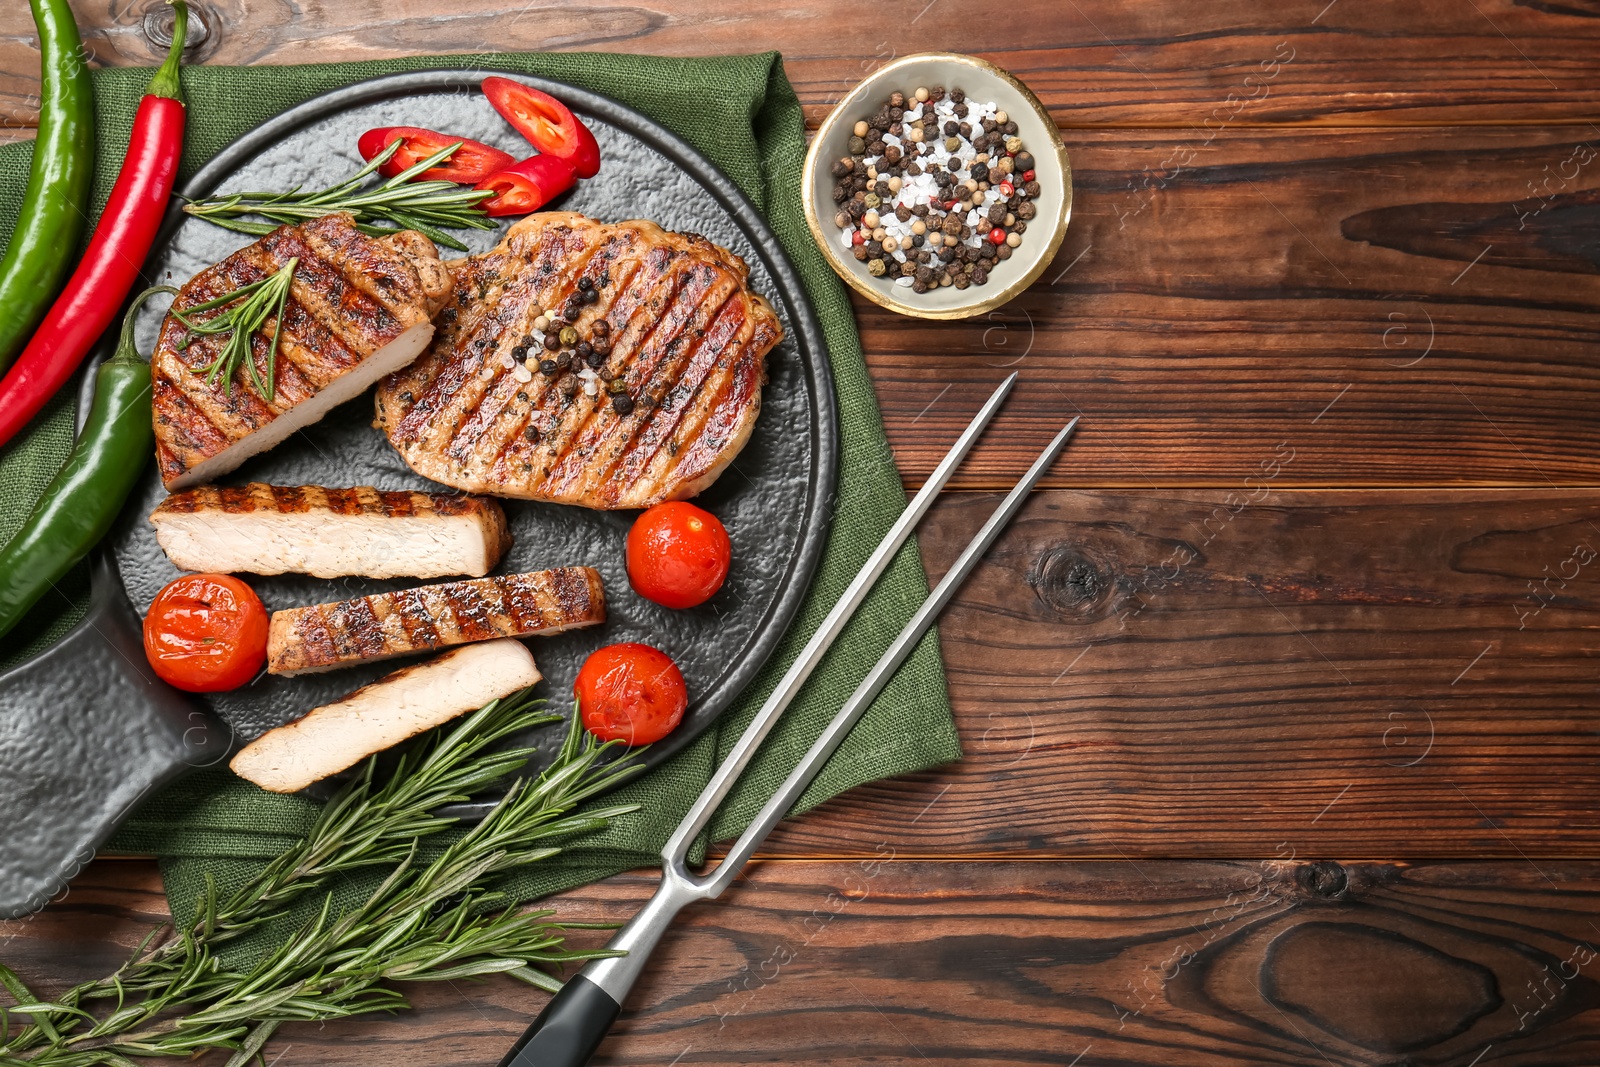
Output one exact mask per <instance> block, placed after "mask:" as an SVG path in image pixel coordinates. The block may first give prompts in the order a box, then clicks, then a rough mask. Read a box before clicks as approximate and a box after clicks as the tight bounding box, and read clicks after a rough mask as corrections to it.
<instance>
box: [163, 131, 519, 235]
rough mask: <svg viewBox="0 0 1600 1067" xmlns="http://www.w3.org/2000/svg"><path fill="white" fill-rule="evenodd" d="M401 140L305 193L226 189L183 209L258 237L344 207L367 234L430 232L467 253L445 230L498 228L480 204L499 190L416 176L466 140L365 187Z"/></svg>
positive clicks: (191, 202) (440, 160)
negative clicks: (255, 218) (341, 178)
mask: <svg viewBox="0 0 1600 1067" xmlns="http://www.w3.org/2000/svg"><path fill="white" fill-rule="evenodd" d="M402 143H403V142H402V141H401V140H399V139H396V140H395V141H394V143H393V144H391V145H389V147H388V148H386V149H384V150H383V151H382V152H381V153H379V154H378V155H376V156H374V157H372V159H371V160H369V161H368V162H367V165H366V166H364V167H362V168H361V169H360V170H358V171H356V172H355V173H354V174H352V175H351V176H350V177H348V178H346V179H345V180H344V181H342V182H340V183H338V184H337V185H330V186H329V187H328V188H326V189H319V190H317V191H315V192H310V193H305V192H301V191H300V187H299V186H295V187H294V188H293V189H290V190H288V191H287V192H253V193H224V194H221V195H218V196H208V197H205V198H204V199H201V200H192V201H190V202H189V203H187V204H185V205H183V210H184V211H186V212H188V213H189V214H190V215H193V216H195V217H196V218H202V219H206V220H208V221H210V222H214V223H216V224H217V225H218V226H225V227H227V228H228V229H230V230H236V231H238V232H239V233H248V234H254V235H257V236H259V235H261V234H264V233H271V232H272V231H273V230H275V229H277V228H278V227H279V226H282V225H285V224H288V223H296V222H304V221H306V220H307V219H315V218H320V217H322V216H323V215H332V214H335V213H338V212H341V211H343V212H349V213H350V214H351V215H354V216H355V219H356V226H357V228H359V229H360V230H361V231H362V232H363V233H367V234H372V235H374V236H382V235H383V234H388V233H394V232H395V231H396V230H416V231H417V232H418V233H423V234H426V235H427V236H428V237H430V238H431V239H432V240H433V241H434V242H435V243H436V244H441V245H444V246H445V247H447V248H455V249H459V250H461V251H466V248H467V246H466V245H464V244H462V243H461V242H460V241H458V240H456V239H455V238H454V237H452V236H450V235H449V234H448V233H446V232H444V231H445V230H462V229H475V230H489V229H493V228H494V225H495V224H494V222H493V221H492V220H491V219H490V218H489V217H488V216H487V215H485V214H484V213H483V209H482V208H481V207H479V205H480V204H482V203H483V202H484V201H485V200H488V199H491V198H492V197H493V196H494V195H495V194H494V193H493V192H491V191H488V190H481V191H480V190H477V189H473V188H471V187H470V186H460V185H457V184H455V183H454V182H446V181H426V182H414V181H412V180H411V179H413V178H415V177H416V176H417V175H419V174H421V173H422V172H423V171H426V170H429V169H430V168H432V167H435V166H437V165H438V164H440V163H441V162H443V161H444V160H446V159H448V158H450V156H451V155H452V154H453V153H454V152H455V150H456V149H458V148H460V147H461V142H459V141H457V142H456V143H455V144H453V145H449V146H447V147H445V148H441V149H440V150H439V151H437V152H435V153H434V154H433V155H431V156H429V157H428V158H427V159H424V160H423V161H422V162H420V163H418V164H416V165H415V166H412V167H409V168H407V169H406V170H404V171H402V172H400V173H399V174H396V175H395V176H394V177H393V178H390V179H388V180H387V181H383V182H379V183H378V184H377V185H373V186H368V187H366V188H363V187H362V182H364V181H365V180H366V178H367V177H368V176H369V175H370V174H372V173H373V172H374V171H376V170H377V169H378V168H379V167H381V166H382V165H383V164H384V163H387V162H388V161H389V159H390V157H392V156H393V155H394V154H395V153H396V152H398V151H399V150H400V146H401V144H402ZM246 215H256V216H259V217H261V218H263V219H270V220H272V221H271V222H270V224H269V223H265V222H254V221H249V220H247V219H245V218H244V217H243V216H246ZM380 223H381V224H384V225H380Z"/></svg>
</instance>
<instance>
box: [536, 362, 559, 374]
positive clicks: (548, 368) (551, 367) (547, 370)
mask: <svg viewBox="0 0 1600 1067" xmlns="http://www.w3.org/2000/svg"><path fill="white" fill-rule="evenodd" d="M558 369H559V368H558V367H557V366H556V361H555V360H553V359H541V360H540V361H539V373H540V374H543V375H545V376H546V377H549V376H550V375H553V374H555V372H556V371H557V370H558Z"/></svg>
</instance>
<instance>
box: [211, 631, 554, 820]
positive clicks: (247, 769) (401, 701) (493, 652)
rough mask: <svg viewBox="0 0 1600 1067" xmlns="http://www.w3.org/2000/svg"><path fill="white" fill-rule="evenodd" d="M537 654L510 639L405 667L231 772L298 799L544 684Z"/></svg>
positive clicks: (283, 731) (316, 714)
mask: <svg viewBox="0 0 1600 1067" xmlns="http://www.w3.org/2000/svg"><path fill="white" fill-rule="evenodd" d="M539 677H540V676H539V668H538V667H536V666H535V665H534V662H533V654H532V653H530V652H529V651H528V649H527V648H526V647H525V646H524V645H523V644H522V642H520V641H513V640H510V639H509V638H508V639H505V640H500V641H485V642H484V643H482V644H478V645H467V646H465V647H464V648H458V649H454V650H453V651H450V652H446V653H445V654H444V655H442V656H439V657H438V658H437V659H431V660H429V661H428V662H426V663H418V664H415V665H413V666H410V667H403V668H401V669H400V670H398V671H395V672H394V673H393V674H389V675H385V676H384V677H382V678H380V679H378V680H377V681H376V682H373V683H372V684H371V685H368V686H363V687H362V688H360V689H357V690H356V691H355V692H354V693H351V694H350V695H349V696H347V697H345V698H344V699H343V700H339V701H335V702H334V703H332V704H325V705H323V706H322V707H320V708H313V709H312V710H311V711H310V712H308V713H306V714H305V715H304V716H302V717H301V718H299V719H296V720H295V721H294V722H292V723H289V724H288V725H287V726H280V727H278V728H277V729H276V730H268V731H267V732H266V733H264V734H262V735H261V736H260V737H258V738H256V739H255V740H254V741H252V742H250V743H249V744H248V745H246V746H245V747H244V748H242V749H240V750H239V752H238V754H237V755H235V756H234V757H233V759H232V761H231V762H230V763H229V764H228V766H230V767H232V768H233V772H234V773H235V774H237V775H239V777H241V778H245V779H248V780H249V781H252V782H254V783H255V784H256V785H259V786H260V787H261V788H262V789H269V790H271V791H272V792H274V793H292V792H294V791H295V790H297V789H304V788H305V787H306V786H308V785H310V784H311V783H313V782H318V781H321V780H322V779H324V778H326V777H328V776H329V775H331V774H338V773H339V772H340V771H342V770H345V769H346V768H348V767H353V766H355V765H356V764H357V763H359V762H361V761H362V760H364V759H366V758H367V757H368V756H370V755H373V754H374V753H377V752H382V751H383V750H384V749H386V748H390V747H392V746H394V745H398V744H399V743H400V742H402V741H404V740H406V739H407V738H410V737H415V736H416V735H417V734H420V733H422V731H424V730H429V729H432V728H433V727H435V726H440V725H442V724H444V723H447V722H449V721H450V720H451V719H453V718H455V717H456V716H457V715H462V714H465V713H466V712H469V711H475V710H476V709H478V708H481V707H483V706H484V705H485V704H487V703H489V701H491V700H496V699H499V698H500V697H504V696H510V695H511V694H512V693H515V692H517V691H518V690H519V689H526V688H528V687H529V686H531V685H534V684H536V683H537V682H538V681H539Z"/></svg>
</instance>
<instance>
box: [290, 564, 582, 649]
mask: <svg viewBox="0 0 1600 1067" xmlns="http://www.w3.org/2000/svg"><path fill="white" fill-rule="evenodd" d="M605 621H606V598H605V591H604V590H603V589H602V588H601V585H600V573H599V572H598V571H596V570H594V569H592V568H590V567H558V568H556V569H554V570H548V571H531V572H529V573H527V574H508V575H505V576H503V577H496V578H473V579H470V580H468V581H464V582H446V583H444V584H443V585H424V586H420V587H419V588H416V589H402V590H400V591H399V592H395V593H379V594H376V595H374V596H366V597H359V598H357V599H355V600H342V601H336V602H334V603H331V604H316V605H313V606H311V607H305V608H290V609H288V610H287V611H275V612H273V613H272V622H271V625H270V626H269V628H268V631H267V671H268V672H269V673H271V674H308V673H311V672H313V671H326V670H332V669H333V668H335V667H348V666H349V665H350V664H352V663H368V662H371V661H373V660H382V659H389V658H391V657H393V656H404V655H408V654H410V653H413V652H427V651H430V650H432V649H436V648H448V647H449V646H451V645H463V644H467V643H468V642H471V641H487V640H489V639H490V638H495V637H531V636H537V635H542V634H555V633H561V632H562V631H564V630H575V629H578V628H579V627H583V626H595V625H597V624H599V623H602V622H605Z"/></svg>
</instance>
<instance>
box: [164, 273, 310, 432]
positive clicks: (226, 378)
mask: <svg viewBox="0 0 1600 1067" xmlns="http://www.w3.org/2000/svg"><path fill="white" fill-rule="evenodd" d="M299 265H300V260H299V259H298V258H295V259H291V260H289V262H287V263H285V264H284V265H283V266H282V267H279V268H278V269H277V270H276V271H274V272H273V273H272V274H270V275H268V276H267V277H265V278H262V279H260V280H259V281H254V282H250V283H249V284H247V285H241V286H240V287H239V288H237V289H234V290H232V291H231V292H227V293H223V294H222V295H221V296H219V297H217V298H215V299H213V300H207V301H205V302H204V303H202V304H196V305H194V306H193V307H189V308H184V309H183V310H181V311H180V310H178V309H177V308H176V307H174V308H172V309H171V315H172V317H173V318H175V319H177V320H178V321H179V322H181V323H182V324H183V326H184V329H186V330H188V331H189V334H188V336H186V337H185V338H184V339H183V341H181V342H180V343H179V347H183V348H186V347H188V346H189V344H190V343H191V342H192V341H193V340H194V338H195V337H213V336H216V335H218V334H227V335H228V339H227V341H225V342H224V343H223V345H222V351H221V352H219V353H217V358H216V359H214V360H212V361H211V362H210V363H208V364H206V365H205V366H204V367H196V368H195V373H196V374H204V375H205V376H206V384H207V385H211V384H212V383H214V382H215V381H216V380H217V378H219V377H220V378H221V379H222V385H223V389H224V391H225V392H226V393H227V395H229V396H232V395H233V376H234V374H235V373H236V372H237V371H238V369H239V367H240V365H241V364H242V365H243V366H244V367H245V369H246V372H247V373H248V374H249V375H250V381H251V384H253V385H254V386H255V387H256V392H257V393H259V394H260V396H261V398H262V399H263V400H266V401H267V402H268V403H271V401H272V398H273V397H274V396H275V395H276V393H277V384H278V380H277V375H278V334H279V332H280V331H281V330H282V329H283V309H284V305H285V304H286V303H287V301H288V299H289V283H290V282H292V281H293V280H294V272H295V269H296V268H297V267H299ZM218 308H221V309H222V310H221V311H219V312H218V313H217V314H216V315H213V316H212V317H211V318H209V319H206V320H205V321H204V322H201V321H198V320H196V319H193V318H190V316H191V315H194V314H196V313H198V312H204V311H216V310H217V309H218ZM268 316H271V318H272V340H271V342H270V343H269V344H268V345H267V358H266V364H267V377H266V380H265V381H263V380H262V378H261V372H260V370H259V369H258V368H257V367H256V361H255V357H254V352H253V343H254V339H255V335H256V331H257V330H260V329H261V328H262V327H264V326H265V325H266V322H267V318H268Z"/></svg>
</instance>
